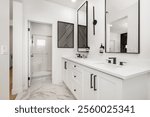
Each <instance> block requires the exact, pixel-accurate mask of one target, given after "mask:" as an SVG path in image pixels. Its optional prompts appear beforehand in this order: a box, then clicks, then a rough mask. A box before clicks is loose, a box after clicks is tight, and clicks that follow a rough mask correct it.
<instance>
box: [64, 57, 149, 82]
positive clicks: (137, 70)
mask: <svg viewBox="0 0 150 117" xmlns="http://www.w3.org/2000/svg"><path fill="white" fill-rule="evenodd" d="M63 58H64V59H67V60H69V61H72V62H75V63H78V64H80V65H84V66H86V67H89V68H92V69H95V70H97V71H101V72H103V73H106V74H109V75H112V76H115V77H118V78H120V79H123V80H125V79H129V78H134V77H137V76H140V75H144V74H148V73H150V67H149V66H142V65H135V66H133V65H128V64H127V65H125V66H120V65H113V64H108V63H106V62H105V61H100V60H93V59H83V58H73V57H65V56H64V57H63Z"/></svg>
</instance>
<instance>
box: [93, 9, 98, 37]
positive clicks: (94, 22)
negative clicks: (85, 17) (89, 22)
mask: <svg viewBox="0 0 150 117" xmlns="http://www.w3.org/2000/svg"><path fill="white" fill-rule="evenodd" d="M96 24H97V20H96V19H95V7H94V6H93V35H95V26H96Z"/></svg>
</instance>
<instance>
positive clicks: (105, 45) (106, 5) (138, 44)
mask: <svg viewBox="0 0 150 117" xmlns="http://www.w3.org/2000/svg"><path fill="white" fill-rule="evenodd" d="M140 11H141V10H140V0H138V52H127V53H121V52H107V26H106V25H107V21H106V20H107V17H106V13H107V0H105V13H104V14H105V16H104V17H105V53H118V54H140V50H141V49H140V46H141V44H140V27H141V25H140V24H141V23H140V14H141V13H140Z"/></svg>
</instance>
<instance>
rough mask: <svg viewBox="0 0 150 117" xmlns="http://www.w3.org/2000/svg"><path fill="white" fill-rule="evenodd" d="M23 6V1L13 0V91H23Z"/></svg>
mask: <svg viewBox="0 0 150 117" xmlns="http://www.w3.org/2000/svg"><path fill="white" fill-rule="evenodd" d="M22 13H23V6H22V3H21V2H18V1H13V89H12V93H13V94H17V93H19V92H21V91H22V76H23V71H22V69H23V68H22V59H23V58H22V55H23V54H24V52H23V50H22V46H23V43H22V42H23V41H22V38H23V32H22V29H23V14H22Z"/></svg>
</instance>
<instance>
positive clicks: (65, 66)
mask: <svg viewBox="0 0 150 117" xmlns="http://www.w3.org/2000/svg"><path fill="white" fill-rule="evenodd" d="M64 68H65V69H67V62H66V61H65V65H64Z"/></svg>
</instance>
